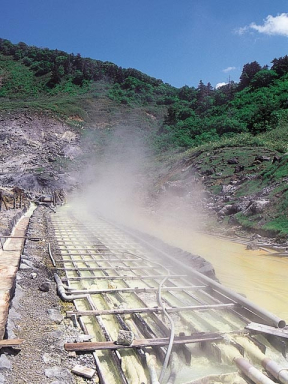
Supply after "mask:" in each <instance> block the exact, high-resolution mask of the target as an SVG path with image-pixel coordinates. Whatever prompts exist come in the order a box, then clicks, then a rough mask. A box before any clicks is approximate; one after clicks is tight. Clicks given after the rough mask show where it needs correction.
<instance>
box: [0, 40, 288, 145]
mask: <svg viewBox="0 0 288 384" xmlns="http://www.w3.org/2000/svg"><path fill="white" fill-rule="evenodd" d="M100 81H102V82H103V81H104V82H106V83H107V84H109V87H108V88H107V97H109V98H110V99H112V100H114V101H115V102H117V103H120V104H123V105H128V106H131V107H134V106H137V107H139V106H147V105H148V106H149V107H150V110H151V107H153V108H157V106H165V108H167V113H166V116H165V119H164V121H163V124H162V125H161V127H160V129H159V130H158V131H157V132H155V138H154V142H155V143H156V146H157V148H158V150H168V149H175V148H176V149H177V148H179V149H185V148H188V147H195V146H198V145H200V144H203V143H207V142H215V141H218V140H219V139H220V138H221V139H223V138H231V137H233V136H235V135H238V134H239V133H242V134H243V133H250V134H252V135H257V134H260V133H264V132H267V131H270V130H273V129H274V128H276V127H277V126H278V124H279V122H281V123H283V122H287V121H288V56H284V57H280V58H278V59H274V60H272V66H271V68H270V69H269V68H268V66H264V67H261V66H260V64H259V63H257V62H256V61H254V62H252V63H247V64H245V65H244V67H243V71H242V74H241V76H240V80H239V83H238V84H237V83H235V82H232V81H231V82H229V83H228V84H226V85H224V86H222V87H220V88H218V89H214V88H213V87H212V86H211V84H210V83H208V84H207V85H206V84H204V83H203V82H202V81H200V82H199V85H198V87H197V88H194V87H188V86H186V85H185V86H183V87H182V88H180V89H177V88H175V87H172V86H170V85H169V84H164V83H163V82H162V81H161V80H158V79H155V78H153V77H150V76H147V75H145V74H144V73H142V72H140V71H137V70H136V69H131V68H129V69H123V68H121V67H118V66H117V65H115V64H113V63H110V62H102V61H99V60H92V59H89V58H82V57H81V55H80V54H77V55H74V54H68V53H66V52H63V51H59V50H50V49H48V48H37V47H34V46H28V45H26V44H25V43H23V42H20V43H18V44H12V43H11V42H10V41H8V40H4V39H0V97H2V100H3V99H8V100H13V99H17V98H18V99H22V100H23V99H24V100H31V99H35V98H36V97H38V98H39V96H41V95H50V96H51V95H53V96H55V95H56V96H57V95H63V94H66V95H67V94H68V95H70V96H75V95H79V94H82V95H83V94H84V95H85V94H86V93H87V95H88V93H89V91H91V89H92V88H93V84H95V82H96V83H98V82H100ZM70 101H71V99H70ZM68 109H69V108H68ZM68 109H67V110H68Z"/></svg>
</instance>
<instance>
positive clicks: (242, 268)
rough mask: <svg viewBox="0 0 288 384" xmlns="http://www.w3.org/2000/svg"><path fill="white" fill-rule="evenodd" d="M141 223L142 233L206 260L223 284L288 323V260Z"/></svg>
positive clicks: (181, 228) (189, 232)
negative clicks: (151, 235)
mask: <svg viewBox="0 0 288 384" xmlns="http://www.w3.org/2000/svg"><path fill="white" fill-rule="evenodd" d="M142 224H143V225H142V229H143V230H145V231H146V232H148V233H150V234H153V235H154V236H157V237H159V238H160V239H162V240H163V241H165V242H167V243H168V244H171V245H173V246H177V247H179V248H182V249H184V250H186V251H189V252H191V253H194V254H197V255H200V256H202V257H204V258H205V259H206V260H208V261H209V262H210V263H211V264H212V265H213V266H214V268H215V271H216V276H217V277H218V279H219V280H220V281H221V283H222V284H224V285H225V286H226V287H228V288H231V289H233V290H234V291H236V292H239V293H242V294H244V295H245V296H246V297H247V298H248V299H250V300H251V301H253V302H255V303H257V304H258V305H260V306H262V307H263V308H265V309H267V310H269V311H271V312H272V313H274V314H276V315H278V316H280V317H282V318H283V319H284V320H286V321H288V258H280V257H276V256H271V255H270V254H269V253H267V252H265V251H251V250H247V249H246V246H245V245H242V244H238V243H234V242H232V241H229V240H226V239H221V238H218V237H215V236H210V235H207V234H201V233H196V232H194V231H192V230H191V229H189V228H188V227H184V226H177V225H174V224H171V223H165V224H164V223H161V221H158V220H157V222H154V221H153V220H147V221H146V220H145V221H143V223H142Z"/></svg>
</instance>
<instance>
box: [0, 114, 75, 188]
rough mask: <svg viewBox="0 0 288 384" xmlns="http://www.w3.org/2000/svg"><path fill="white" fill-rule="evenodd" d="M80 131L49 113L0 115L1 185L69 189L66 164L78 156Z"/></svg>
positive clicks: (71, 180) (71, 184)
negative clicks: (64, 185) (65, 187)
mask: <svg viewBox="0 0 288 384" xmlns="http://www.w3.org/2000/svg"><path fill="white" fill-rule="evenodd" d="M79 141H80V134H79V131H78V132H77V131H76V130H73V129H71V127H69V126H68V125H67V124H65V123H64V122H61V121H60V120H58V119H56V118H55V117H54V116H53V115H52V114H51V113H48V112H30V111H22V112H16V113H15V112H13V113H12V112H11V113H9V112H6V113H3V112H2V113H1V114H0V184H1V185H2V186H13V187H14V186H17V187H20V188H24V189H25V190H37V189H40V190H41V189H46V188H57V187H62V186H63V184H64V183H65V184H66V185H67V186H68V187H69V186H70V187H71V186H73V185H74V184H75V180H73V179H72V178H70V179H69V173H67V169H66V168H65V164H66V163H67V162H69V161H71V160H74V159H75V158H77V157H78V156H79V155H81V153H82V150H81V148H80V146H79Z"/></svg>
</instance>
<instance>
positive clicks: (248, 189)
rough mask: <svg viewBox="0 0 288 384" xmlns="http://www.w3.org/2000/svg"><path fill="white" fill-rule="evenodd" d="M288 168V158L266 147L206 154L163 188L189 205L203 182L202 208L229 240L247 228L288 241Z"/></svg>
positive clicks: (184, 165) (190, 157)
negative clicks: (209, 214) (212, 216)
mask: <svg viewBox="0 0 288 384" xmlns="http://www.w3.org/2000/svg"><path fill="white" fill-rule="evenodd" d="M287 163H288V155H287V154H280V153H279V152H277V151H275V150H269V149H267V148H263V147H258V148H255V147H224V148H217V149H212V148H211V150H209V151H207V149H206V150H204V149H203V150H198V151H194V153H192V154H187V155H186V156H185V157H184V158H182V159H181V160H180V161H178V162H177V163H176V165H175V164H174V165H172V166H171V168H170V170H169V172H168V173H167V174H166V175H165V177H161V178H160V179H159V180H158V187H159V190H160V191H162V193H163V191H164V193H169V191H170V192H172V193H173V194H174V195H176V196H182V199H184V200H187V198H188V196H190V195H191V191H193V190H195V186H197V187H196V188H198V189H199V187H198V184H199V182H200V183H201V185H202V186H203V187H204V191H205V192H204V193H202V194H201V197H200V201H201V205H202V207H204V208H205V210H206V212H207V211H208V212H210V213H211V214H212V215H214V217H216V218H217V220H218V222H221V223H222V224H223V226H224V227H226V228H227V231H228V232H227V233H228V234H230V235H233V234H234V233H235V229H236V230H237V228H238V229H239V226H242V227H244V228H245V229H248V230H252V231H255V232H257V233H259V234H261V235H265V236H275V235H278V236H280V238H282V240H285V238H286V234H287V232H288V226H287V213H288V212H287V207H288V204H287V199H288V194H287V193H288V192H287V190H288V189H287V180H288V167H287ZM195 180H196V184H195ZM196 204H198V205H199V202H197V203H196ZM233 228H234V230H233Z"/></svg>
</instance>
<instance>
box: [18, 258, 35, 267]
mask: <svg viewBox="0 0 288 384" xmlns="http://www.w3.org/2000/svg"><path fill="white" fill-rule="evenodd" d="M22 264H23V265H27V266H28V267H29V268H31V269H34V268H35V266H34V263H33V262H32V261H30V260H27V259H24V260H21V265H22Z"/></svg>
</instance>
